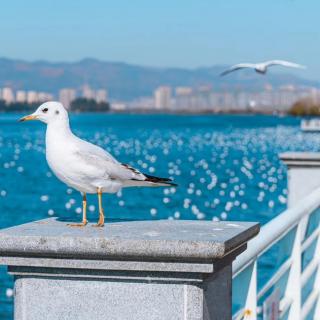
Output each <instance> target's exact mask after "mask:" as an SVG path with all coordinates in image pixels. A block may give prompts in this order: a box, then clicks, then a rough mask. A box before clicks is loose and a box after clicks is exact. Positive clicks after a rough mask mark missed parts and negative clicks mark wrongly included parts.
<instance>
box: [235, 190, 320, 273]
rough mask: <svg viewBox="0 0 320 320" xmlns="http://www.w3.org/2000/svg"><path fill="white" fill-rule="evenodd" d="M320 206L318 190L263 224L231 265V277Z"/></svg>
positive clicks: (319, 191) (319, 192)
mask: <svg viewBox="0 0 320 320" xmlns="http://www.w3.org/2000/svg"><path fill="white" fill-rule="evenodd" d="M319 205H320V188H318V189H316V190H315V191H313V192H312V193H311V194H310V195H308V196H307V197H305V198H304V199H302V200H300V201H299V202H298V203H297V205H295V206H294V207H293V208H289V209H287V210H285V211H284V212H283V213H281V214H279V215H278V216H277V217H275V218H273V219H272V220H271V221H270V222H268V223H267V224H265V225H264V226H263V227H262V228H261V231H260V233H259V234H258V236H257V237H256V238H255V239H253V240H251V241H249V243H248V248H247V250H246V251H245V252H244V253H242V254H241V255H240V256H238V257H237V259H236V260H235V262H234V263H233V275H234V276H236V275H237V274H238V273H239V272H240V271H242V270H243V269H244V268H245V267H246V266H248V265H249V264H250V263H251V262H252V261H254V260H256V259H257V257H259V256H261V255H262V254H263V253H264V252H265V251H266V250H268V249H269V248H270V247H272V245H273V244H274V243H276V242H277V241H278V240H279V239H281V238H282V237H283V236H284V235H286V234H287V233H288V232H289V231H290V230H292V229H293V228H294V227H295V226H297V225H298V223H299V221H300V220H301V219H302V218H303V217H304V216H308V215H310V214H311V213H312V212H313V211H314V210H315V209H316V208H317V207H318V206H319Z"/></svg>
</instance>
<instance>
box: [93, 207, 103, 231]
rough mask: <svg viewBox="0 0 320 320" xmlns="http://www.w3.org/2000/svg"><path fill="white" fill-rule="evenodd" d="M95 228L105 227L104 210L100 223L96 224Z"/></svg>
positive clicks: (100, 216) (101, 213)
mask: <svg viewBox="0 0 320 320" xmlns="http://www.w3.org/2000/svg"><path fill="white" fill-rule="evenodd" d="M93 227H104V212H103V210H102V211H101V212H100V213H99V220H98V223H97V224H94V225H93Z"/></svg>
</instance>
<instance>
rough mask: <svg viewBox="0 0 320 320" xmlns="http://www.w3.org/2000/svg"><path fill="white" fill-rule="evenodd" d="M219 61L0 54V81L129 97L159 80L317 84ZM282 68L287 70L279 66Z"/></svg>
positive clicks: (250, 85)
mask: <svg viewBox="0 0 320 320" xmlns="http://www.w3.org/2000/svg"><path fill="white" fill-rule="evenodd" d="M225 68H226V66H223V65H215V66H211V67H202V68H196V69H183V68H154V67H145V66H138V65H131V64H126V63H122V62H106V61H100V60H96V59H83V60H81V61H78V62H70V63H69V62H48V61H34V62H28V61H23V60H14V59H7V58H0V87H3V86H10V87H12V88H13V89H24V90H37V91H46V92H50V93H54V94H57V92H58V91H59V89H61V88H66V87H69V88H80V87H81V86H82V85H84V84H89V85H90V86H91V87H92V88H95V89H98V88H106V89H108V92H109V96H110V97H111V98H113V99H120V100H130V99H133V98H137V97H141V96H150V95H152V93H153V91H154V89H155V88H156V87H157V86H160V85H170V86H172V87H176V86H192V87H196V86H201V85H211V86H212V88H213V89H214V90H249V91H256V90H261V89H263V87H264V86H265V85H266V84H267V83H269V84H271V85H272V86H274V87H279V86H282V85H287V84H293V85H298V86H315V87H319V85H320V83H319V82H318V81H312V80H307V79H303V78H301V77H298V76H295V75H292V74H290V73H274V72H273V71H272V72H270V73H269V74H267V75H266V76H261V75H258V74H255V73H254V72H252V71H251V70H248V71H241V72H236V73H234V74H231V75H229V76H227V77H223V78H221V77H220V76H219V74H220V73H221V72H222V71H223V70H224V69H225ZM285 71H286V72H288V70H285Z"/></svg>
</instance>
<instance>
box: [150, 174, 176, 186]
mask: <svg viewBox="0 0 320 320" xmlns="http://www.w3.org/2000/svg"><path fill="white" fill-rule="evenodd" d="M144 176H145V177H146V179H145V180H144V181H145V182H149V183H152V184H154V185H156V186H163V187H166V186H167V187H168V186H171V187H177V186H178V185H177V184H175V183H173V182H172V180H171V179H169V178H159V177H155V176H150V175H148V174H144Z"/></svg>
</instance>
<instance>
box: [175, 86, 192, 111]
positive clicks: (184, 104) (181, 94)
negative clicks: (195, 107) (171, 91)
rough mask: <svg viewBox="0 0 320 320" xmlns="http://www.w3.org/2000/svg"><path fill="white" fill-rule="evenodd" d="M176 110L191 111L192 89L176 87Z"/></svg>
mask: <svg viewBox="0 0 320 320" xmlns="http://www.w3.org/2000/svg"><path fill="white" fill-rule="evenodd" d="M175 93H176V108H177V109H180V110H186V109H191V108H192V104H193V97H192V96H193V89H192V88H191V87H177V88H176V89H175Z"/></svg>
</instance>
